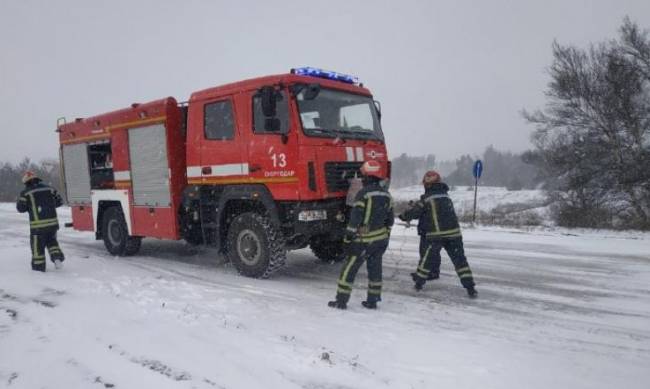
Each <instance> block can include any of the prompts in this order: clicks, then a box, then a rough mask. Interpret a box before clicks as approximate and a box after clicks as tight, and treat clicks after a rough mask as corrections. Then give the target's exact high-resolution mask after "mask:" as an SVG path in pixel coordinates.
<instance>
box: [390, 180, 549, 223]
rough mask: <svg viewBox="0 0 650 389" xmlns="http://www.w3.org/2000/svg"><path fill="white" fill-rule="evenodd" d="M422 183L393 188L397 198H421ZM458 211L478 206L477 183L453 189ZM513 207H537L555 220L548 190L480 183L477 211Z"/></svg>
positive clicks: (518, 210)
mask: <svg viewBox="0 0 650 389" xmlns="http://www.w3.org/2000/svg"><path fill="white" fill-rule="evenodd" d="M422 193H423V192H422V185H414V186H407V187H405V188H397V189H391V194H392V195H393V198H394V199H395V200H396V201H408V200H417V199H419V198H420V195H422ZM449 196H450V197H451V199H452V200H453V202H454V207H455V209H456V212H457V213H458V214H459V215H460V214H463V213H466V212H471V211H472V210H473V208H474V187H473V186H455V187H452V188H451V190H450V191H449ZM508 206H510V207H512V208H513V209H512V210H511V212H521V211H533V212H535V213H536V214H538V215H539V216H540V217H541V218H542V219H544V222H545V224H552V223H551V222H550V220H548V219H549V215H548V204H547V200H546V192H545V191H543V190H534V189H527V190H508V189H506V188H503V187H497V186H479V187H478V191H477V211H483V212H491V211H493V210H494V209H495V208H497V207H508Z"/></svg>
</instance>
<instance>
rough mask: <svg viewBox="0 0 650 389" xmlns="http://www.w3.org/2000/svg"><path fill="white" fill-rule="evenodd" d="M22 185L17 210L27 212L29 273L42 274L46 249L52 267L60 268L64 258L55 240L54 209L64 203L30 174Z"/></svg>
mask: <svg viewBox="0 0 650 389" xmlns="http://www.w3.org/2000/svg"><path fill="white" fill-rule="evenodd" d="M23 184H25V189H24V190H23V191H22V192H20V196H19V197H18V201H17V203H16V209H17V210H18V212H20V213H25V212H27V213H29V227H30V247H31V249H32V270H35V271H42V272H44V271H45V248H47V251H49V253H50V260H51V261H52V262H54V267H55V268H57V269H61V268H62V267H63V260H64V259H65V258H64V256H63V252H62V251H61V248H60V247H59V243H58V242H57V241H56V232H57V230H58V229H59V220H58V218H57V215H56V208H58V207H60V206H61V205H62V204H63V200H62V199H61V196H59V194H58V193H57V191H56V190H55V189H54V188H51V187H49V186H47V185H45V184H43V182H42V181H41V179H40V178H38V177H37V176H36V175H35V174H34V173H33V172H31V171H28V172H25V174H24V175H23Z"/></svg>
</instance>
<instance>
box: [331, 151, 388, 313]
mask: <svg viewBox="0 0 650 389" xmlns="http://www.w3.org/2000/svg"><path fill="white" fill-rule="evenodd" d="M361 175H362V180H363V188H361V190H360V191H359V192H358V193H357V195H356V197H355V201H354V203H353V205H352V210H351V211H350V221H349V222H348V226H347V229H346V231H345V238H344V242H345V244H346V256H347V261H346V263H345V265H344V266H343V269H342V271H341V276H340V277H339V280H338V289H337V292H336V300H334V301H330V302H329V303H328V305H329V306H330V307H332V308H339V309H346V308H347V303H348V300H350V294H351V293H352V284H353V283H354V278H355V276H356V275H357V272H358V271H359V268H360V267H361V265H363V262H364V261H366V266H367V269H368V297H367V299H366V301H363V302H362V303H361V304H362V305H363V306H364V307H365V308H368V309H376V308H377V302H378V301H381V282H382V275H381V273H382V266H381V261H382V255H384V252H385V251H386V248H387V247H388V241H389V238H390V229H391V227H392V226H393V219H394V215H393V200H392V198H391V196H390V194H389V193H388V191H387V190H386V189H385V188H384V187H383V186H382V185H381V181H382V176H381V165H380V164H379V162H377V161H373V160H371V161H366V162H364V163H363V165H361Z"/></svg>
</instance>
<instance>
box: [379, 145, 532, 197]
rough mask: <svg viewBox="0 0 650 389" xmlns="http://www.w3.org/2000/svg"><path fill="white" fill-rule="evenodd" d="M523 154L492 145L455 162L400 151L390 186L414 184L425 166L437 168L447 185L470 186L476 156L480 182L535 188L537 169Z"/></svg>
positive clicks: (472, 182) (501, 185)
mask: <svg viewBox="0 0 650 389" xmlns="http://www.w3.org/2000/svg"><path fill="white" fill-rule="evenodd" d="M524 155H525V154H516V153H512V152H509V151H499V150H497V149H496V148H494V147H493V146H489V147H487V148H486V149H485V151H484V152H483V155H482V156H474V157H473V156H471V155H469V154H468V155H463V156H461V157H460V158H458V159H456V160H455V161H440V162H438V161H436V158H435V156H434V155H427V156H423V157H417V156H409V155H406V154H402V155H400V156H399V157H397V158H394V159H393V162H392V163H393V165H392V169H393V172H392V179H391V186H392V187H393V188H401V187H405V186H410V185H416V184H418V183H419V182H420V180H421V179H422V175H423V174H424V172H425V171H427V170H429V169H435V170H437V171H438V172H439V173H440V174H441V175H442V177H443V180H444V181H445V182H446V183H447V184H449V185H474V176H473V175H472V167H473V166H474V162H475V161H476V160H477V159H481V160H482V161H483V175H482V176H481V181H480V182H481V185H486V186H500V187H506V188H508V189H509V190H520V189H535V188H538V187H540V186H541V185H542V184H543V181H542V176H541V174H540V171H539V168H537V167H536V166H534V165H532V164H530V163H527V161H525V160H524V158H522V157H523V156H524Z"/></svg>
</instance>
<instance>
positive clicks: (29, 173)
mask: <svg viewBox="0 0 650 389" xmlns="http://www.w3.org/2000/svg"><path fill="white" fill-rule="evenodd" d="M35 178H38V176H37V175H36V174H35V173H34V172H33V171H31V170H28V171H26V172H25V174H23V184H26V183H28V182H29V181H31V180H33V179H35Z"/></svg>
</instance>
